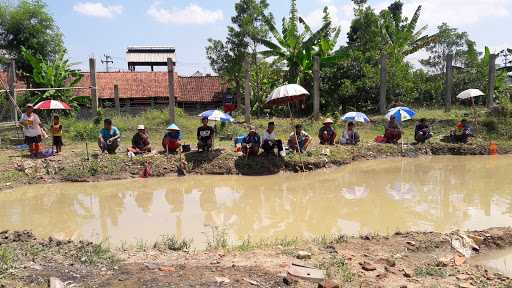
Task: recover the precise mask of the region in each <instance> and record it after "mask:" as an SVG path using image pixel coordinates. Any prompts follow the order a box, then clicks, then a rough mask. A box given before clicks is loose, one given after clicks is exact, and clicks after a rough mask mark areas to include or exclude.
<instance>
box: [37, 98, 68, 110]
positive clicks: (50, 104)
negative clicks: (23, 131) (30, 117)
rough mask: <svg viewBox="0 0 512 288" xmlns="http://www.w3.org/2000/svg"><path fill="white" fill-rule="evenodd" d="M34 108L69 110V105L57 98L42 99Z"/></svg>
mask: <svg viewBox="0 0 512 288" xmlns="http://www.w3.org/2000/svg"><path fill="white" fill-rule="evenodd" d="M34 109H39V110H70V109H71V107H69V105H68V104H67V103H64V102H62V101H58V100H44V101H42V102H39V103H38V104H37V105H36V106H34Z"/></svg>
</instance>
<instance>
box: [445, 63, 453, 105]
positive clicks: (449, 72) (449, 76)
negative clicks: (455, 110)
mask: <svg viewBox="0 0 512 288" xmlns="http://www.w3.org/2000/svg"><path fill="white" fill-rule="evenodd" d="M452 65H453V55H452V54H448V55H446V72H445V73H446V74H445V82H444V89H445V90H444V91H445V95H444V110H445V111H446V112H449V111H450V110H451V109H452V93H453V92H452V90H453V69H452Z"/></svg>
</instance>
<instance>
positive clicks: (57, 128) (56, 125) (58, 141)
mask: <svg viewBox="0 0 512 288" xmlns="http://www.w3.org/2000/svg"><path fill="white" fill-rule="evenodd" d="M50 130H51V131H52V136H53V146H55V150H56V151H55V152H56V153H60V152H61V151H62V146H63V145H64V143H63V142H62V125H61V124H60V118H59V116H58V115H55V116H53V123H52V126H51V129H50Z"/></svg>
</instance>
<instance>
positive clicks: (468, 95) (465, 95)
mask: <svg viewBox="0 0 512 288" xmlns="http://www.w3.org/2000/svg"><path fill="white" fill-rule="evenodd" d="M483 95H485V94H484V92H482V91H480V90H478V89H468V90H465V91H462V92H461V93H460V94H459V95H457V99H463V100H466V99H471V108H472V109H473V118H474V121H475V124H476V129H477V130H478V113H477V112H476V108H475V97H478V96H483Z"/></svg>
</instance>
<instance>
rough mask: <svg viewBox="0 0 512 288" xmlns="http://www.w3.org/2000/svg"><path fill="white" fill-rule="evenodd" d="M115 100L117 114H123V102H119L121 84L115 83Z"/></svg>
mask: <svg viewBox="0 0 512 288" xmlns="http://www.w3.org/2000/svg"><path fill="white" fill-rule="evenodd" d="M114 102H115V106H116V112H117V114H121V103H120V102H119V85H117V84H115V85H114Z"/></svg>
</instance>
